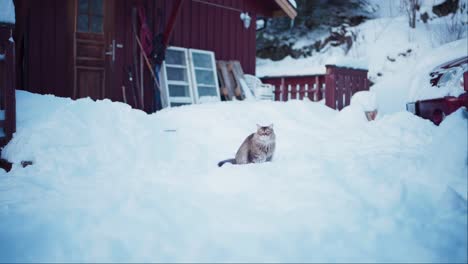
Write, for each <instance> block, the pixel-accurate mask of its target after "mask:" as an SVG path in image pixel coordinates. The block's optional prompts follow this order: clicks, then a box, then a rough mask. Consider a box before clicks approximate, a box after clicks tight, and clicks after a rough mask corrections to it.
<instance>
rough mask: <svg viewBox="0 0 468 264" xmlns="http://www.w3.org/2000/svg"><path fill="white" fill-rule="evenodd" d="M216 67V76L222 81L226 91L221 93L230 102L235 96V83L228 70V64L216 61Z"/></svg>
mask: <svg viewBox="0 0 468 264" xmlns="http://www.w3.org/2000/svg"><path fill="white" fill-rule="evenodd" d="M216 67H217V69H218V73H219V74H218V76H219V78H220V79H222V80H223V81H222V83H223V84H224V87H225V89H226V90H222V91H221V92H222V94H223V95H224V96H225V97H226V98H227V99H228V100H232V99H233V98H234V97H235V96H236V94H235V89H236V82H235V80H234V78H233V76H232V74H231V73H230V71H229V69H228V64H227V62H226V61H221V60H218V61H216Z"/></svg>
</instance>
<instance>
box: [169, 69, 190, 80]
mask: <svg viewBox="0 0 468 264" xmlns="http://www.w3.org/2000/svg"><path fill="white" fill-rule="evenodd" d="M166 71H167V79H168V80H170V81H181V82H188V78H187V71H186V69H185V68H172V67H166Z"/></svg>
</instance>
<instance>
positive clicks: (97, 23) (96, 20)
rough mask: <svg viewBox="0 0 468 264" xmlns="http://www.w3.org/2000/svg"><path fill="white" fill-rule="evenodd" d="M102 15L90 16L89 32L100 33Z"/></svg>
mask: <svg viewBox="0 0 468 264" xmlns="http://www.w3.org/2000/svg"><path fill="white" fill-rule="evenodd" d="M102 20H103V19H102V17H96V16H92V17H91V30H90V31H91V32H94V33H101V32H102V22H103V21H102Z"/></svg>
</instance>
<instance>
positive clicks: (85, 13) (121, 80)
mask: <svg viewBox="0 0 468 264" xmlns="http://www.w3.org/2000/svg"><path fill="white" fill-rule="evenodd" d="M177 2H178V1H176V0H125V1H123V0H66V1H65V0H41V1H38V0H14V3H15V7H16V28H15V32H14V38H15V40H16V60H17V61H16V65H17V68H16V75H17V77H16V80H17V88H18V89H22V90H27V91H31V92H34V93H41V94H54V95H57V96H62V97H70V98H74V99H75V98H82V97H87V96H89V97H91V98H93V99H103V98H109V99H111V100H113V101H123V100H124V98H125V94H126V92H127V91H126V90H125V89H122V87H123V86H124V87H128V86H129V83H128V82H129V80H128V78H127V69H128V67H129V66H131V67H133V68H134V70H136V73H137V74H136V75H135V74H133V75H134V78H137V79H141V80H142V81H140V83H141V85H140V86H141V87H140V88H141V90H140V91H142V93H141V96H142V97H143V98H144V100H143V102H144V104H143V105H144V107H140V108H144V110H145V111H147V112H152V111H154V110H156V109H157V108H158V106H157V105H155V102H154V101H155V100H154V98H155V94H154V91H155V90H154V89H153V84H152V80H151V76H150V72H149V71H148V68H147V67H146V65H145V64H146V63H145V61H144V60H143V58H142V57H141V55H137V56H135V54H139V50H140V49H139V46H138V45H137V43H136V41H135V39H136V38H135V34H134V32H137V35H138V36H139V37H140V38H144V37H145V36H142V35H140V29H141V26H142V24H143V23H142V22H143V21H146V22H147V25H148V26H149V29H150V32H152V33H153V34H156V33H159V32H162V31H164V29H165V27H166V25H167V24H168V21H170V18H171V17H173V16H171V14H172V11H173V8H174V6H175V5H176V3H177ZM137 9H142V10H143V11H144V12H142V13H143V16H142V17H140V15H142V14H140V13H138V12H136V10H137ZM140 12H141V11H140ZM245 12H247V13H248V14H249V16H250V17H251V18H252V21H251V26H250V27H248V28H246V27H245V26H244V23H243V21H242V20H241V19H240V14H241V13H245ZM296 14H297V13H296V10H295V9H294V7H293V5H292V4H291V3H290V2H289V1H288V0H255V1H253V0H185V1H183V2H182V6H181V9H180V11H179V12H178V15H177V18H176V20H175V24H174V29H173V33H172V35H171V38H170V39H169V43H168V44H169V46H178V47H184V48H195V49H202V50H210V51H213V52H215V54H216V59H221V60H239V61H240V62H241V64H242V67H243V68H244V71H245V72H246V73H250V74H254V73H255V52H256V49H255V36H256V28H255V21H256V19H257V18H258V17H259V16H262V17H272V16H278V15H283V16H284V15H288V16H289V17H291V18H294V17H295V16H296ZM145 17H146V19H144V18H145ZM141 18H143V19H141ZM135 20H137V22H136V23H137V25H136V28H137V30H135V29H134V28H135V23H134V21H135ZM134 106H135V105H134ZM136 107H139V106H136Z"/></svg>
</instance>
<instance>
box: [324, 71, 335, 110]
mask: <svg viewBox="0 0 468 264" xmlns="http://www.w3.org/2000/svg"><path fill="white" fill-rule="evenodd" d="M325 67H326V74H325V105H326V106H328V107H330V108H333V109H336V100H335V94H336V92H335V91H336V76H335V66H334V65H325Z"/></svg>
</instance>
